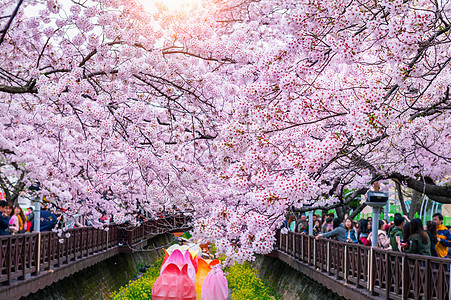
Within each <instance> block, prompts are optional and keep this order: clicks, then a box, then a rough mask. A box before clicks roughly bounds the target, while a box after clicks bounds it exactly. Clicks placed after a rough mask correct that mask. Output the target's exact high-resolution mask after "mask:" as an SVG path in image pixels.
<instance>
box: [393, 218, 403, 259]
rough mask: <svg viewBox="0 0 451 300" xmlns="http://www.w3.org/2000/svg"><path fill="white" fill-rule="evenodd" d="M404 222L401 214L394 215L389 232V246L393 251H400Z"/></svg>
mask: <svg viewBox="0 0 451 300" xmlns="http://www.w3.org/2000/svg"><path fill="white" fill-rule="evenodd" d="M404 224H405V220H404V218H403V217H402V216H401V214H395V217H394V219H393V225H394V226H393V227H392V228H391V230H390V234H389V236H390V245H391V249H392V250H393V251H398V252H399V251H400V241H401V239H402V238H403V228H404Z"/></svg>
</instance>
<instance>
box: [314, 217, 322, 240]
mask: <svg viewBox="0 0 451 300" xmlns="http://www.w3.org/2000/svg"><path fill="white" fill-rule="evenodd" d="M318 234H321V223H320V221H319V220H318V219H316V221H315V222H314V223H313V235H314V236H317V235H318Z"/></svg>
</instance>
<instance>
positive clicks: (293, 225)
mask: <svg viewBox="0 0 451 300" xmlns="http://www.w3.org/2000/svg"><path fill="white" fill-rule="evenodd" d="M287 224H288V229H289V230H290V231H295V229H296V217H295V216H294V215H290V216H289V217H288V222H287Z"/></svg>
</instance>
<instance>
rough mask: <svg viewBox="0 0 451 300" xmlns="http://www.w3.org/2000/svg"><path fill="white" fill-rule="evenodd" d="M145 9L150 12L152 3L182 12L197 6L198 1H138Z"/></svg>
mask: <svg viewBox="0 0 451 300" xmlns="http://www.w3.org/2000/svg"><path fill="white" fill-rule="evenodd" d="M140 1H141V3H142V4H143V6H144V7H145V8H146V9H149V10H151V9H152V7H153V5H154V3H163V4H164V5H166V6H167V7H168V8H169V9H170V10H184V9H186V8H189V7H190V6H192V5H198V4H199V2H200V0H140Z"/></svg>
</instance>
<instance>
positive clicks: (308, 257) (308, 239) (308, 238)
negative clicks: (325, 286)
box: [307, 236, 311, 265]
mask: <svg viewBox="0 0 451 300" xmlns="http://www.w3.org/2000/svg"><path fill="white" fill-rule="evenodd" d="M310 243H311V242H310V237H309V236H307V245H308V249H307V255H308V256H307V264H309V265H310V263H311V261H310V248H311V247H310Z"/></svg>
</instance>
